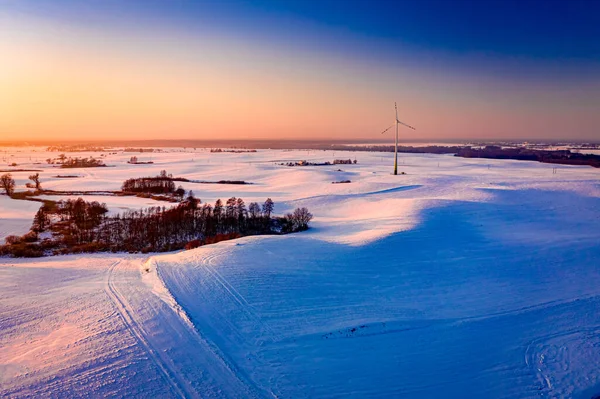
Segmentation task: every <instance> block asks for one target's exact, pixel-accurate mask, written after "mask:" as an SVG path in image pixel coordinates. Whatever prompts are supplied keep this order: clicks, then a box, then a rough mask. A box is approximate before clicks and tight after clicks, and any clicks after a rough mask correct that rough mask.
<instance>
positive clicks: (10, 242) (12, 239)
mask: <svg viewBox="0 0 600 399" xmlns="http://www.w3.org/2000/svg"><path fill="white" fill-rule="evenodd" d="M4 242H6V244H7V245H15V244H19V243H20V242H21V237H19V236H14V235H11V236H8V237H6V238H5V239H4Z"/></svg>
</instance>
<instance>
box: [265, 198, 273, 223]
mask: <svg viewBox="0 0 600 399" xmlns="http://www.w3.org/2000/svg"><path fill="white" fill-rule="evenodd" d="M274 207H275V204H274V203H273V200H272V199H271V198H267V200H266V201H265V203H264V204H263V208H262V211H263V214H264V216H265V217H266V218H267V219H268V218H270V217H271V213H273V208H274Z"/></svg>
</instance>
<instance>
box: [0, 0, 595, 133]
mask: <svg viewBox="0 0 600 399" xmlns="http://www.w3.org/2000/svg"><path fill="white" fill-rule="evenodd" d="M394 102H397V104H398V111H399V118H400V120H402V121H404V122H406V123H408V124H410V125H412V126H415V127H416V129H417V130H416V131H412V130H408V129H404V130H401V131H400V139H401V140H408V141H424V140H469V139H489V140H496V139H507V140H509V139H512V140H514V139H517V140H534V139H537V140H543V139H552V140H568V139H571V140H584V141H585V140H588V141H600V112H599V111H600V2H597V1H591V0H570V1H557V0H539V1H534V0H519V1H517V0H481V1H475V0H454V1H447V0H419V1H408V0H398V1H388V0H385V1H378V0H346V1H341V0H320V1H318V2H317V1H306V0H291V1H285V0H256V1H242V0H231V1H230V0H220V1H219V0H213V1H191V0H162V1H159V0H144V1H140V0H128V1H119V0H103V1H100V0H87V1H77V0H55V1H48V0H0V141H4V140H6V141H12V140H28V141H35V140H42V139H43V140H66V141H68V140H88V139H89V140H102V139H110V140H115V139H123V140H133V139H199V140H202V139H217V138H218V139H241V138H243V139H276V138H280V139H334V140H345V139H348V140H350V139H351V140H357V139H364V140H381V139H382V138H383V139H387V138H389V139H390V140H392V139H393V136H392V134H393V132H392V131H390V132H388V133H386V134H388V135H389V136H382V135H381V134H380V133H381V131H383V130H384V129H385V128H387V127H388V126H389V125H390V124H392V123H393V122H394Z"/></svg>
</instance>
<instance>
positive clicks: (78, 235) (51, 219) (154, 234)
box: [0, 195, 312, 256]
mask: <svg viewBox="0 0 600 399" xmlns="http://www.w3.org/2000/svg"><path fill="white" fill-rule="evenodd" d="M273 208H274V203H273V201H272V200H271V199H270V198H268V199H267V200H266V201H265V202H264V203H262V204H259V203H256V202H252V203H250V204H249V205H248V206H246V203H245V202H244V200H243V199H242V198H236V197H231V198H229V199H228V200H227V201H225V202H223V201H221V200H220V199H219V200H217V201H216V202H215V203H214V205H211V204H202V203H201V201H200V200H199V199H197V198H195V197H194V196H193V195H190V196H188V197H187V198H186V199H185V200H183V201H182V202H180V203H179V204H178V205H177V206H175V207H173V208H165V207H150V208H145V209H140V210H129V211H126V212H124V213H123V214H117V215H112V216H111V215H108V208H107V207H106V205H105V204H101V203H98V202H96V201H94V202H86V201H84V200H83V199H81V198H78V199H76V200H75V199H74V200H66V201H58V202H47V203H45V204H44V206H42V207H41V208H40V210H39V211H38V213H37V214H36V216H35V218H34V223H33V228H32V233H33V234H36V235H37V234H39V233H41V232H44V231H50V232H52V233H53V237H54V238H53V239H52V240H51V241H50V240H44V241H43V242H41V243H39V244H38V243H32V242H31V241H32V240H31V239H25V238H23V239H21V240H19V238H18V237H16V238H15V237H11V244H12V245H5V246H4V247H3V248H0V253H11V254H13V255H15V256H19V254H21V253H22V250H23V249H24V248H28V249H29V251H25V252H26V254H27V255H24V256H42V255H43V254H45V253H48V252H51V253H54V254H64V253H78V252H102V251H112V252H144V253H147V252H165V251H173V250H179V249H183V248H187V249H191V248H195V247H198V246H201V245H205V244H210V243H214V242H218V241H222V240H224V239H232V238H237V237H242V236H247V235H260V234H287V233H292V232H295V231H301V230H305V229H307V228H308V223H309V222H310V220H311V219H312V214H311V213H310V212H309V211H308V209H306V208H297V209H296V210H295V211H294V212H293V213H289V214H287V215H285V216H282V217H274V216H273V214H272V213H273ZM11 247H12V249H11ZM15 251H17V252H16V253H15ZM19 251H21V252H19ZM22 256H23V255H22Z"/></svg>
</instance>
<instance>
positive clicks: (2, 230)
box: [0, 195, 40, 244]
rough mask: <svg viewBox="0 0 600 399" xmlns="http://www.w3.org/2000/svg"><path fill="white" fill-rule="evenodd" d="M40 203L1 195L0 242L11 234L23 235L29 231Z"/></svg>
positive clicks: (2, 242)
mask: <svg viewBox="0 0 600 399" xmlns="http://www.w3.org/2000/svg"><path fill="white" fill-rule="evenodd" d="M39 208H40V204H39V203H35V202H29V201H27V202H26V201H15V200H12V199H10V198H9V197H7V196H5V195H0V243H1V244H4V239H5V238H6V237H8V236H10V235H17V236H21V235H23V234H25V233H27V232H28V231H29V229H30V228H31V224H32V223H33V217H34V215H35V214H36V212H37V211H38V209H39Z"/></svg>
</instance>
